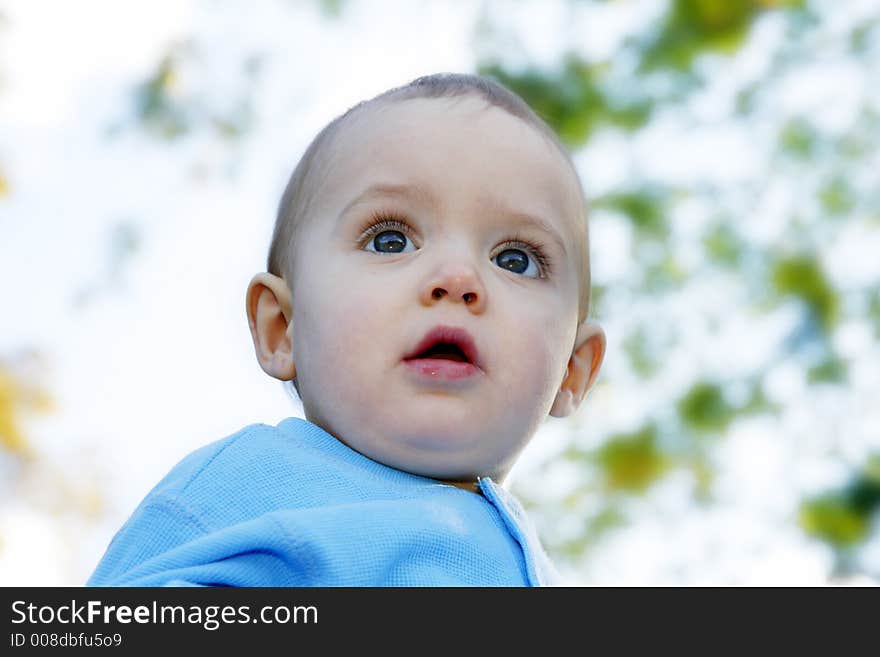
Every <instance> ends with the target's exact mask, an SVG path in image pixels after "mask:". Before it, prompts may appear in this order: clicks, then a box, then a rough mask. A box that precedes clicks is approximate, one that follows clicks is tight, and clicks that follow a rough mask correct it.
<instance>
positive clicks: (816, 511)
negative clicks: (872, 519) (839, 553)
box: [800, 494, 868, 547]
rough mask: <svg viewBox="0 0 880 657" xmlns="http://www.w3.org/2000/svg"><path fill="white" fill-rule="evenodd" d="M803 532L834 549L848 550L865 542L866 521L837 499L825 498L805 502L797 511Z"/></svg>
mask: <svg viewBox="0 0 880 657" xmlns="http://www.w3.org/2000/svg"><path fill="white" fill-rule="evenodd" d="M800 524H801V527H803V528H804V530H805V531H806V532H807V533H809V534H812V535H813V536H817V537H818V538H821V539H822V540H824V541H826V542H828V543H831V544H832V545H834V546H838V547H842V546H850V545H853V544H855V543H858V542H859V541H861V540H862V539H864V538H865V536H866V534H867V531H868V520H867V518H866V517H865V515H864V514H862V513H859V512H858V511H856V510H855V509H853V508H851V507H850V506H849V505H848V504H847V502H846V500H845V499H843V498H842V496H840V495H836V494H835V495H827V496H825V497H821V498H818V499H814V500H811V501H809V502H804V503H803V504H802V505H801V509H800Z"/></svg>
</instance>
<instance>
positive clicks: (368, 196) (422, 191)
mask: <svg viewBox="0 0 880 657" xmlns="http://www.w3.org/2000/svg"><path fill="white" fill-rule="evenodd" d="M386 196H396V197H398V198H409V199H412V200H415V201H418V202H420V203H422V204H424V205H427V206H430V207H432V208H435V209H436V208H437V206H438V205H439V204H438V202H437V198H436V197H435V196H434V194H433V193H432V192H431V190H430V189H429V188H427V187H425V186H424V185H419V184H417V183H410V184H397V183H375V184H372V185H370V186H369V187H367V188H366V189H365V190H364V191H362V192H361V193H360V194H358V195H357V196H355V197H354V199H352V200H351V201H350V202H349V203H348V204H347V205H346V206H345V207H344V208H342V212H340V213H339V217H338V219H337V220H338V221H340V220H342V218H343V217H344V216H345V215H346V214H348V212H349V210H351V209H352V208H353V207H355V206H356V205H359V204H361V203H366V202H367V201H370V200H372V199H374V198H381V197H386ZM480 203H481V204H482V205H484V206H486V207H487V208H488V209H489V210H490V211H492V212H494V213H497V214H499V215H501V216H504V217H505V218H508V219H511V220H513V221H514V222H515V224H516V225H519V226H530V227H533V228H536V229H537V230H539V231H541V232H542V233H544V234H546V235H547V236H548V237H549V238H550V239H551V240H552V241H553V242H554V243H555V244H556V246H557V247H558V248H559V250H560V251H561V252H562V253H563V254H564V255H567V254H568V252H567V250H566V248H565V241H564V240H563V239H562V237H560V235H559V233H558V232H557V231H556V229H554V228H553V226H552V225H551V224H550V222H548V221H546V220H545V219H542V218H541V217H538V216H535V215H533V214H529V213H528V212H522V211H521V210H515V209H513V208H511V207H509V206H507V205H506V204H504V203H502V202H501V201H499V200H498V199H496V198H493V197H491V196H483V197H481V199H480Z"/></svg>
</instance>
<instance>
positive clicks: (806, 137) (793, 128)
mask: <svg viewBox="0 0 880 657" xmlns="http://www.w3.org/2000/svg"><path fill="white" fill-rule="evenodd" d="M818 143H819V134H818V133H817V132H816V130H815V129H814V128H813V126H812V125H810V124H809V123H808V122H807V121H805V120H804V119H800V118H794V119H790V120H789V121H787V122H786V123H785V125H783V126H782V129H781V130H780V132H779V146H780V147H781V148H782V151H783V152H785V153H788V154H789V155H791V156H793V157H796V158H798V159H807V158H809V157H811V156H813V155H814V154H815V153H816V149H817V145H818Z"/></svg>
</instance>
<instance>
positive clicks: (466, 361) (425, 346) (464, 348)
mask: <svg viewBox="0 0 880 657" xmlns="http://www.w3.org/2000/svg"><path fill="white" fill-rule="evenodd" d="M403 360H404V362H405V363H406V365H407V367H408V368H409V369H410V370H411V371H412V372H415V373H416V374H417V375H418V376H419V377H420V378H422V379H423V380H428V381H458V380H464V379H470V378H473V377H476V376H477V375H479V374H481V373H482V372H483V365H482V361H481V358H480V353H479V351H478V350H477V345H476V343H475V342H474V339H473V338H472V337H471V335H470V334H469V333H468V332H467V331H466V330H465V329H463V328H459V327H455V326H435V327H434V328H433V329H431V330H430V331H428V333H427V334H426V335H425V336H424V337H423V338H422V340H421V341H420V342H419V343H418V344H417V345H416V346H415V348H414V349H413V350H412V351H410V352H409V354H407V355H406V356H404V359H403Z"/></svg>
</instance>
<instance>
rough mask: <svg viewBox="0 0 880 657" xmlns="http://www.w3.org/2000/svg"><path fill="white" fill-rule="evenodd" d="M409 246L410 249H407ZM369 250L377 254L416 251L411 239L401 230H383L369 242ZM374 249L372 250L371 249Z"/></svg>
mask: <svg viewBox="0 0 880 657" xmlns="http://www.w3.org/2000/svg"><path fill="white" fill-rule="evenodd" d="M407 245H409V247H411V248H409V249H407ZM366 246H367V250H368V251H374V252H376V253H404V252H406V251H407V250H409V251H414V250H415V247H414V246H413V244H412V242H411V241H410V239H409V238H408V237H407V236H406V235H404V234H403V233H402V232H400V231H399V230H383V231H382V232H381V233H378V234H376V236H375V237H373V238H372V239H371V240H370V241H368V242H367V245H366ZM371 247H372V248H371Z"/></svg>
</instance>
